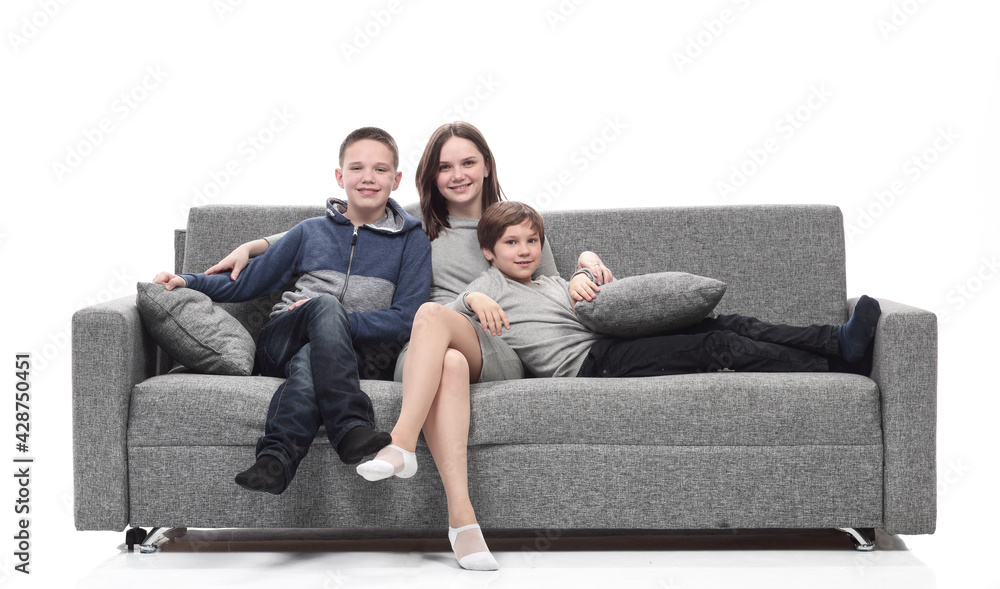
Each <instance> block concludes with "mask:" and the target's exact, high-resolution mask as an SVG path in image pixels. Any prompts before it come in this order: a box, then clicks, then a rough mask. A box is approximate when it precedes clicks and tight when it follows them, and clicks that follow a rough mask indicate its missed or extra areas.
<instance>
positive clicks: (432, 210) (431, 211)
mask: <svg viewBox="0 0 1000 589" xmlns="http://www.w3.org/2000/svg"><path fill="white" fill-rule="evenodd" d="M452 137H461V138H462V139H468V140H469V141H471V142H472V143H473V144H475V146H476V149H478V150H479V153H481V154H482V156H483V160H484V163H485V164H486V169H487V170H489V171H490V175H489V177H487V178H484V179H483V199H482V200H483V212H485V211H486V209H487V208H489V206H490V205H491V204H493V203H495V202H499V201H500V200H502V199H504V194H503V190H501V189H500V180H498V178H497V164H496V160H495V159H494V158H493V152H492V151H490V146H489V145H487V144H486V138H485V137H483V134H482V133H481V132H480V131H479V129H477V128H475V127H474V126H472V125H471V124H469V123H463V122H461V121H456V122H454V123H446V124H444V125H441V126H440V127H438V128H437V130H436V131H434V134H433V135H431V138H430V139H428V140H427V147H425V148H424V153H423V155H422V156H421V157H420V164H419V165H418V166H417V172H416V182H417V193H418V194H419V195H420V210H421V212H422V213H423V216H424V231H426V232H427V237H428V238H429V239H430V240H431V241H433V240H434V239H436V238H437V236H438V234H440V232H441V228H443V227H451V224H449V223H448V201H446V200H445V198H444V196H442V195H441V192H440V191H439V190H438V188H437V175H438V163H439V162H440V160H441V147H442V146H443V145H444V143H445V141H447V140H449V139H451V138H452Z"/></svg>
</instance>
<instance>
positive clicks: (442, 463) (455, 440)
mask: <svg viewBox="0 0 1000 589" xmlns="http://www.w3.org/2000/svg"><path fill="white" fill-rule="evenodd" d="M470 413H471V400H470V397H469V362H468V360H467V359H466V358H465V356H464V355H462V353H461V352H458V351H457V350H455V349H449V350H448V351H447V352H446V353H445V357H444V364H443V365H442V369H441V385H440V386H439V387H438V391H437V395H436V396H435V397H434V401H433V403H431V407H430V411H428V413H427V419H426V421H424V439H425V440H426V441H427V446H428V448H430V450H431V455H432V456H433V457H434V464H436V465H437V469H438V474H440V475H441V482H442V483H443V484H444V492H445V495H446V496H447V498H448V539H449V540H450V541H451V547H452V550H453V551H454V552H455V558H456V559H457V560H458V564H459V565H461V566H462V568H466V569H472V570H479V571H495V570H497V569H498V568H499V567H500V565H499V564H497V561H496V559H495V558H493V555H492V554H491V553H490V549H489V547H488V546H487V545H486V540H485V539H484V538H483V532H482V530H481V529H480V528H479V524H477V523H476V512H475V510H474V509H473V508H472V501H471V500H470V499H469V468H468V464H469V463H468V456H469V453H468V447H469V415H470Z"/></svg>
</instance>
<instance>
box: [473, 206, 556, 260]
mask: <svg viewBox="0 0 1000 589" xmlns="http://www.w3.org/2000/svg"><path fill="white" fill-rule="evenodd" d="M524 221H528V222H529V223H531V226H532V228H533V229H534V230H535V231H537V232H538V241H539V242H540V245H545V222H544V221H542V216H541V215H540V214H538V211H536V210H535V209H534V208H532V207H531V206H529V205H526V204H524V203H523V202H517V201H515V200H505V201H501V202H498V203H496V204H494V205H492V206H490V208H488V209H486V211H485V212H483V217H482V218H481V219H479V226H478V227H477V228H476V237H478V238H479V247H481V248H483V249H488V250H490V251H493V246H495V245H496V243H497V240H499V239H500V238H501V237H503V232H504V231H506V230H507V228H508V227H511V226H513V225H520V224H521V223H523V222H524Z"/></svg>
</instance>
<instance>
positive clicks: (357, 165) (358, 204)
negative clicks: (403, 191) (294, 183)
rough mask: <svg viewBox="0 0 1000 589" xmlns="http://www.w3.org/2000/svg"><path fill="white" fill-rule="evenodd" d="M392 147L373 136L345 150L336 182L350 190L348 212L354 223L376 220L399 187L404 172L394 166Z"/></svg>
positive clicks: (361, 223) (347, 214)
mask: <svg viewBox="0 0 1000 589" xmlns="http://www.w3.org/2000/svg"><path fill="white" fill-rule="evenodd" d="M392 162H393V154H392V150H391V149H389V147H388V146H387V145H385V144H384V143H381V142H379V141H375V140H372V139H361V140H359V141H355V142H354V143H352V144H350V145H348V146H347V148H346V149H345V150H344V161H343V163H342V166H343V167H342V168H337V172H336V174H337V184H338V185H340V187H341V188H343V189H344V191H345V192H347V212H346V213H345V215H346V216H347V218H348V219H350V220H351V222H352V223H354V224H355V225H363V224H365V223H371V222H374V221H377V220H379V219H381V218H382V216H383V215H385V203H386V201H387V200H388V199H389V193H391V192H392V191H393V190H396V188H398V187H399V181H400V179H401V178H402V175H403V173H402V172H397V171H396V169H395V167H394V166H393V163H392Z"/></svg>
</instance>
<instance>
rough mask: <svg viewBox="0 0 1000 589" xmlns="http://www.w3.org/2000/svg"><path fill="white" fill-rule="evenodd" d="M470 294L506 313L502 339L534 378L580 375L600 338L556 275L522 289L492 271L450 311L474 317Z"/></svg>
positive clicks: (538, 280)
mask: <svg viewBox="0 0 1000 589" xmlns="http://www.w3.org/2000/svg"><path fill="white" fill-rule="evenodd" d="M432 243H433V242H432ZM435 274H436V272H435ZM470 292H481V293H483V294H485V295H487V296H489V297H490V298H491V299H493V300H494V301H496V302H497V303H498V304H499V305H500V307H502V308H503V310H504V313H506V314H507V319H508V321H510V329H509V330H507V329H504V330H503V335H502V337H503V340H504V341H505V342H507V344H508V345H510V347H511V348H513V349H514V351H515V352H516V353H517V355H518V357H519V358H520V359H521V362H522V363H523V364H524V366H525V368H527V369H528V370H529V371H530V372H531V373H532V374H534V375H535V376H539V377H549V376H562V377H566V376H576V375H577V373H578V372H580V367H581V366H583V361H584V359H586V357H587V352H588V351H589V350H590V347H591V346H592V345H593V344H594V342H595V341H597V340H598V339H599V338H600V337H601V336H599V335H597V334H596V333H594V332H592V331H590V330H589V329H587V328H586V327H584V326H583V325H582V324H581V323H580V320H579V319H578V318H577V316H576V313H574V312H573V300H572V299H571V298H570V296H569V283H568V282H566V281H565V280H563V279H562V278H560V277H558V276H540V277H538V278H537V279H536V280H535V282H533V283H532V284H522V283H520V282H516V281H514V280H510V279H508V278H507V277H505V276H504V275H503V274H501V273H500V271H499V270H497V269H496V268H490V269H489V270H487V271H486V272H484V273H483V274H482V275H481V276H480V277H479V278H477V279H476V280H474V281H473V282H472V283H471V284H469V286H468V288H467V289H466V291H465V292H463V293H462V294H460V295H459V296H458V298H456V299H454V300H453V301H452V302H451V304H449V305H448V306H449V307H450V308H452V309H454V310H456V311H458V312H459V313H463V314H465V315H466V316H468V317H475V316H476V314H475V313H473V312H472V309H471V308H469V306H468V305H467V304H466V303H465V295H467V294H469V293H470Z"/></svg>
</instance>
